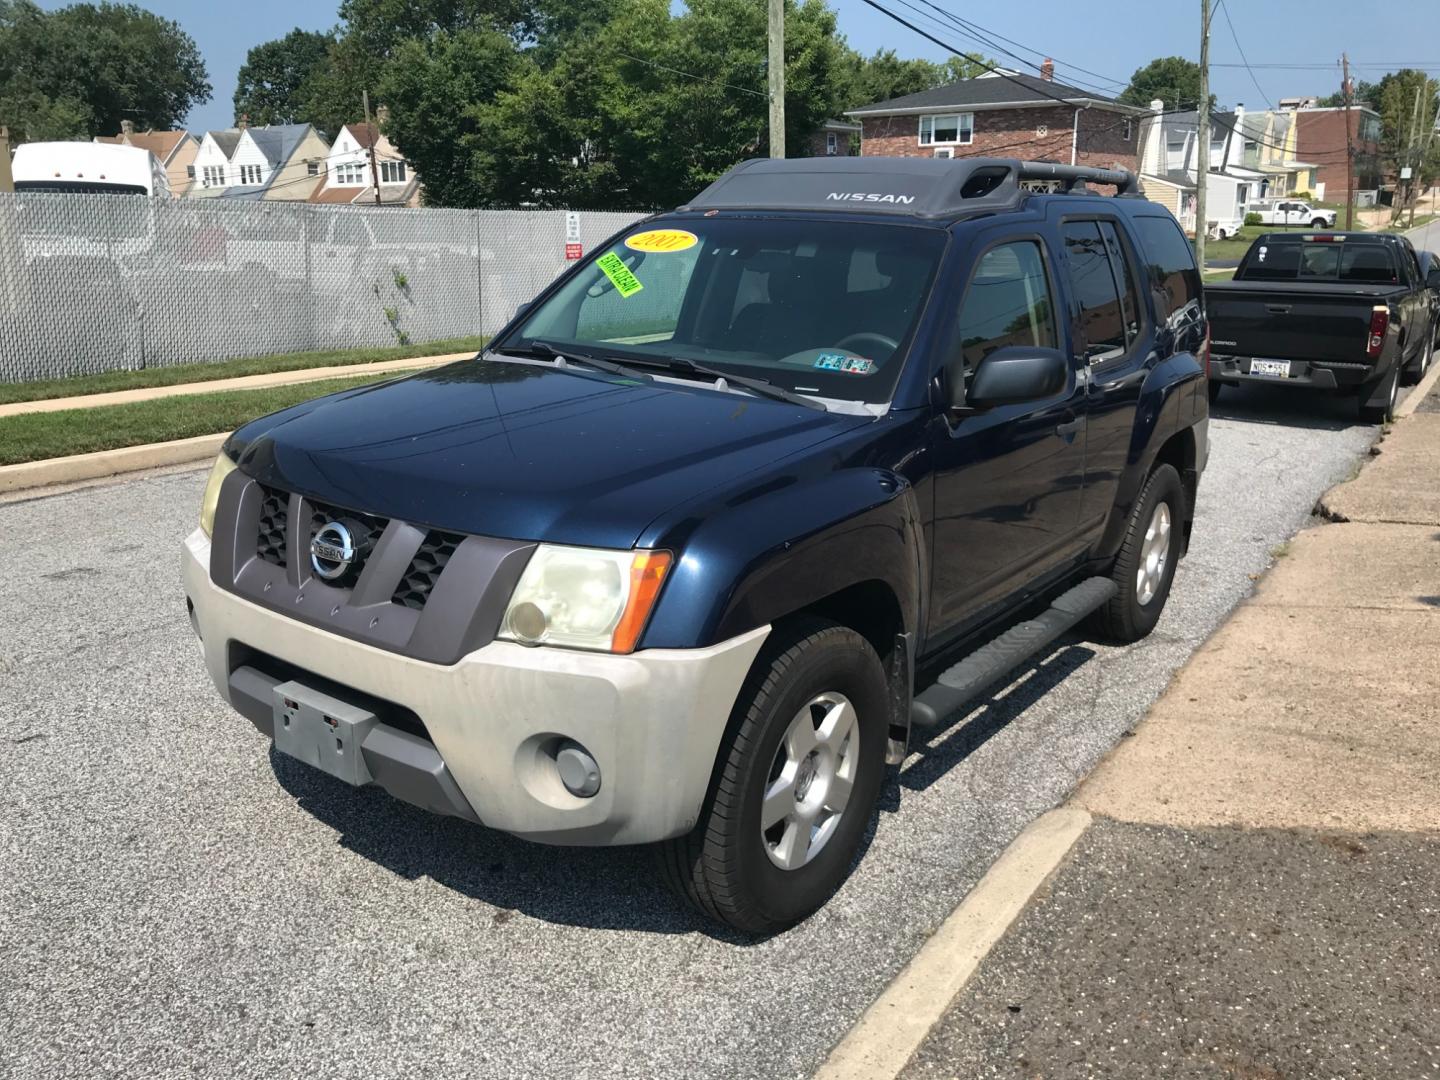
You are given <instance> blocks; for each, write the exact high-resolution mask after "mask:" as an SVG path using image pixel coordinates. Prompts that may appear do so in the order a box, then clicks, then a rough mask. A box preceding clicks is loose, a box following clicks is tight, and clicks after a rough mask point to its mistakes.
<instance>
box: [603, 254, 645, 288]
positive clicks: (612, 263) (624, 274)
mask: <svg viewBox="0 0 1440 1080" xmlns="http://www.w3.org/2000/svg"><path fill="white" fill-rule="evenodd" d="M595 265H596V266H598V267H599V268H600V269H601V271H603V272H604V274H605V276H606V277H607V278H609V279H610V284H611V285H614V286H615V291H616V292H618V293H619V294H620V295H621V297H626V296H634V295H635V294H636V293H637V292H639V291H640V290H641V289H643V288H644V287H645V286H644V285H641V284H640V279H639V278H637V277H636V276H635V275H634V274H632V273H631V272H630V268H629V267H628V266H626V265H625V263H624V261H623V260H622V259H621V258H620V256H619V255H616V254H615V252H613V251H607V252H606V253H605V254H604V255H601V256H600V258H598V259H596V260H595Z"/></svg>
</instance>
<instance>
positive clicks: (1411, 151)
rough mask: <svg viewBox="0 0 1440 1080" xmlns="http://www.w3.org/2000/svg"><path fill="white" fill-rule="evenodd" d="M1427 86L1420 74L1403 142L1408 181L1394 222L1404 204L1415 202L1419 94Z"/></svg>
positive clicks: (1425, 80)
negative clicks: (1408, 168)
mask: <svg viewBox="0 0 1440 1080" xmlns="http://www.w3.org/2000/svg"><path fill="white" fill-rule="evenodd" d="M1429 86H1430V80H1429V79H1427V78H1425V77H1424V74H1423V72H1422V74H1421V79H1420V85H1419V86H1417V87H1415V108H1414V109H1413V110H1412V111H1411V113H1410V137H1409V138H1408V139H1406V140H1405V161H1404V164H1405V165H1408V166H1410V179H1409V180H1408V181H1406V183H1405V200H1404V202H1402V203H1401V204H1400V205H1399V207H1397V210H1398V213H1396V215H1395V220H1396V221H1399V220H1400V219H1401V218H1403V217H1404V216H1405V203H1413V202H1414V200H1415V181H1416V180H1418V179H1419V177H1417V176H1416V175H1415V173H1416V167H1417V165H1418V164H1419V163H1418V162H1417V161H1416V160H1415V140H1416V139H1417V138H1418V137H1419V135H1420V92H1421V91H1422V90H1426V89H1428V88H1429ZM1412 216H1413V215H1412Z"/></svg>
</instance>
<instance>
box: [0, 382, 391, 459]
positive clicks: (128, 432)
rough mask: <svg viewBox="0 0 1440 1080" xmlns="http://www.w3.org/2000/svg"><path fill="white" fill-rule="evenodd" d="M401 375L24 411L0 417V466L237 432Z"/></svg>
mask: <svg viewBox="0 0 1440 1080" xmlns="http://www.w3.org/2000/svg"><path fill="white" fill-rule="evenodd" d="M398 374H399V373H398V372H393V371H392V372H388V373H385V374H378V375H377V374H371V375H360V376H351V377H349V378H344V379H325V380H323V381H320V382H308V383H298V384H295V385H291V386H275V387H270V388H268V389H265V390H226V391H219V392H217V393H213V394H190V395H186V396H184V397H168V398H157V399H156V400H154V401H137V402H134V403H133V404H129V405H104V406H100V407H98V408H90V409H61V410H59V411H56V412H48V413H21V414H20V415H19V416H10V417H6V418H3V419H0V465H16V464H19V463H20V462H22V461H42V460H44V459H46V458H55V457H66V456H68V455H70V454H89V453H93V452H95V451H97V450H117V449H119V448H120V447H122V446H140V445H142V444H144V443H153V442H169V441H170V440H171V439H189V438H193V437H194V436H196V435H214V434H216V433H217V432H222V431H233V430H234V429H235V428H237V427H239V426H240V425H242V424H245V423H248V422H249V421H251V420H254V419H255V418H256V417H257V416H264V415H265V414H266V413H272V412H274V411H275V410H277V409H285V408H288V407H289V406H291V405H298V404H299V403H300V402H302V401H309V400H310V399H311V398H317V397H320V396H321V395H322V394H333V393H334V392H335V391H337V390H348V389H350V388H351V387H355V386H364V385H365V384H366V383H373V382H379V381H381V380H382V379H393V378H396V377H397V376H398Z"/></svg>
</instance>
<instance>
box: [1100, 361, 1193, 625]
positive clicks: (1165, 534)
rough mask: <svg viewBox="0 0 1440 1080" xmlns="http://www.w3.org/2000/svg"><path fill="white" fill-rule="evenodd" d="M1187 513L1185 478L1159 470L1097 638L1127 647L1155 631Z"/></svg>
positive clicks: (1132, 525)
mask: <svg viewBox="0 0 1440 1080" xmlns="http://www.w3.org/2000/svg"><path fill="white" fill-rule="evenodd" d="M1211 385H1212V386H1213V385H1214V384H1213V383H1212V384H1211ZM1185 511H1186V498H1185V488H1184V485H1182V484H1181V483H1180V474H1179V473H1177V472H1176V471H1175V468H1174V466H1172V465H1157V466H1156V467H1155V470H1154V471H1153V472H1151V474H1150V478H1149V479H1148V480H1146V481H1145V487H1144V489H1143V490H1142V491H1141V492H1140V497H1139V498H1138V499H1136V500H1135V506H1134V508H1133V509H1132V510H1131V511H1130V522H1129V525H1128V526H1127V527H1126V529H1125V539H1124V542H1123V543H1121V545H1120V554H1119V555H1117V556H1116V557H1115V565H1114V567H1113V568H1112V569H1111V571H1110V576H1111V578H1112V579H1113V580H1114V582H1115V584H1116V586H1117V587H1118V591H1117V592H1116V594H1115V597H1114V598H1113V599H1112V600H1111V601H1110V602H1109V603H1107V604H1106V605H1105V606H1104V607H1102V608H1101V609H1100V610H1099V611H1097V612H1096V613H1095V614H1094V615H1093V616H1091V621H1090V625H1091V627H1092V628H1093V630H1094V631H1095V633H1096V635H1097V636H1098V637H1101V638H1103V639H1105V640H1106V641H1113V642H1116V643H1117V644H1122V645H1128V644H1130V643H1131V642H1132V641H1139V640H1140V639H1141V638H1143V637H1145V636H1146V635H1147V634H1149V633H1150V631H1151V630H1154V629H1155V624H1156V623H1157V622H1159V621H1160V613H1161V612H1162V611H1164V610H1165V601H1166V600H1167V599H1168V598H1169V596H1170V583H1171V582H1172V581H1173V580H1174V579H1175V564H1176V562H1178V561H1179V558H1180V544H1181V539H1182V532H1183V529H1184V522H1185Z"/></svg>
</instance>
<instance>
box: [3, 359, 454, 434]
mask: <svg viewBox="0 0 1440 1080" xmlns="http://www.w3.org/2000/svg"><path fill="white" fill-rule="evenodd" d="M474 355H475V353H474V352H462V353H445V354H443V355H440V356H414V357H409V358H407V359H403V360H377V361H375V362H374V363H369V364H337V365H332V366H330V367H319V368H303V369H298V370H294V371H273V372H269V373H267V374H264V375H240V376H237V377H236V378H233V379H213V380H211V381H209V382H192V383H176V384H175V385H173V386H145V387H139V388H137V389H134V390H112V391H110V392H108V393H104V394H80V395H77V396H75V397H63V398H45V399H43V400H41V401H13V402H9V403H7V404H4V405H0V420H3V419H4V418H5V417H7V416H19V415H21V414H22V413H42V412H61V411H63V410H65V409H92V408H99V407H100V406H103V405H128V404H130V403H132V402H136V401H151V400H153V399H155V398H167V397H184V396H186V395H188V394H217V393H222V392H224V391H227V390H261V389H264V388H266V387H271V386H290V385H292V384H294V383H307V382H321V381H323V380H325V379H344V378H349V377H350V376H355V377H356V378H359V377H360V376H362V375H371V374H376V373H379V374H384V373H386V372H390V371H394V372H401V371H418V370H420V369H422V368H429V367H437V366H438V365H440V364H450V363H454V362H455V361H456V360H468V359H470V357H472V356H474Z"/></svg>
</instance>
